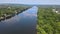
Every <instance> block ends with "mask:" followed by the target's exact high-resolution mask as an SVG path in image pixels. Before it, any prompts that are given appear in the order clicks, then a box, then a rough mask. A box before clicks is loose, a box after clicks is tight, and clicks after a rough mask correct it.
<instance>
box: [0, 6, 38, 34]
mask: <svg viewBox="0 0 60 34" xmlns="http://www.w3.org/2000/svg"><path fill="white" fill-rule="evenodd" d="M37 10H38V8H37V7H36V6H34V7H32V8H30V9H28V10H26V11H24V12H22V13H20V14H18V15H16V16H14V17H12V18H10V19H6V20H4V21H1V22H0V34H36V23H37Z"/></svg>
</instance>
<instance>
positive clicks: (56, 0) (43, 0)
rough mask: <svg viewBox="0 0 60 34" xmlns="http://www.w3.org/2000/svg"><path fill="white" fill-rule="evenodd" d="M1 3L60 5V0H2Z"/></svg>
mask: <svg viewBox="0 0 60 34" xmlns="http://www.w3.org/2000/svg"><path fill="white" fill-rule="evenodd" d="M0 3H19V4H20V3H22V4H60V0H0Z"/></svg>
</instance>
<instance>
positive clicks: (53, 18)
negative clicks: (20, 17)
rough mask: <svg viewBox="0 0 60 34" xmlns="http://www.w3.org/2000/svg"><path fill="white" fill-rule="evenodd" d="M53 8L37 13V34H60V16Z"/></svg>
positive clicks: (43, 9)
mask: <svg viewBox="0 0 60 34" xmlns="http://www.w3.org/2000/svg"><path fill="white" fill-rule="evenodd" d="M52 9H53V8H40V7H39V9H38V13H37V34H60V14H58V13H56V12H54V11H53V10H52Z"/></svg>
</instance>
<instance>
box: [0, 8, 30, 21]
mask: <svg viewBox="0 0 60 34" xmlns="http://www.w3.org/2000/svg"><path fill="white" fill-rule="evenodd" d="M27 9H29V8H26V9H23V10H21V11H20V10H17V11H15V13H14V14H10V15H7V14H6V16H3V17H0V21H3V20H5V19H9V18H11V17H14V16H15V15H18V14H19V13H22V12H23V11H25V10H27Z"/></svg>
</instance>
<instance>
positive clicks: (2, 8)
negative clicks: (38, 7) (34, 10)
mask: <svg viewBox="0 0 60 34" xmlns="http://www.w3.org/2000/svg"><path fill="white" fill-rule="evenodd" d="M29 8H30V7H29V6H13V5H12V6H9V5H0V20H3V19H5V18H7V17H12V16H14V15H16V14H18V13H21V12H23V11H25V10H27V9H29Z"/></svg>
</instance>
